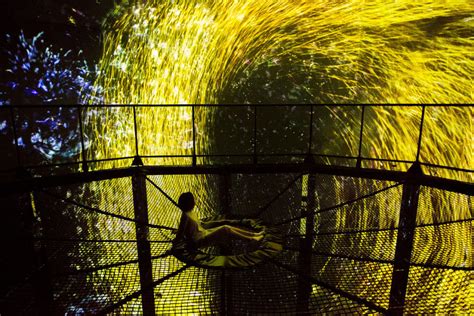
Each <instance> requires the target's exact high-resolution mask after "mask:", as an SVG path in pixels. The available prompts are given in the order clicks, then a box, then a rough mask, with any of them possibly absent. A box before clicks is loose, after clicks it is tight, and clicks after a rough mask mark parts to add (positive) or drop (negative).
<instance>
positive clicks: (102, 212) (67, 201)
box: [41, 190, 176, 231]
mask: <svg viewBox="0 0 474 316" xmlns="http://www.w3.org/2000/svg"><path fill="white" fill-rule="evenodd" d="M41 192H43V193H45V194H47V195H49V196H52V197H54V198H56V199H58V200H61V201H63V202H64V203H68V204H72V205H75V206H78V207H81V208H84V209H86V210H88V211H91V212H95V213H99V214H102V215H107V216H110V217H115V218H118V219H122V220H125V221H129V222H133V223H137V224H142V225H146V226H148V227H151V228H158V229H166V230H170V231H175V230H176V229H175V228H172V227H167V226H162V225H155V224H147V223H143V222H141V221H138V220H135V219H133V218H130V217H126V216H123V215H118V214H114V213H111V212H107V211H104V210H101V209H99V208H96V207H91V206H87V205H85V204H82V203H79V202H76V201H74V200H71V199H69V198H64V197H62V196H59V195H57V194H54V193H51V192H48V191H45V190H41Z"/></svg>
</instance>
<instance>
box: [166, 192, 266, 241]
mask: <svg viewBox="0 0 474 316" xmlns="http://www.w3.org/2000/svg"><path fill="white" fill-rule="evenodd" d="M194 206H195V202H194V195H193V194H192V193H191V192H185V193H183V194H181V196H180V197H179V200H178V207H179V208H180V209H181V211H182V212H183V213H182V215H181V220H180V223H179V227H178V231H177V232H176V239H175V240H182V239H184V240H186V241H187V242H189V243H190V244H191V245H193V246H195V247H198V248H199V247H209V246H214V245H222V244H223V243H228V242H229V241H230V240H232V239H237V240H246V241H252V242H255V241H260V240H262V239H263V237H264V234H265V233H264V231H261V232H254V231H250V230H246V229H242V228H239V227H236V226H233V225H232V224H233V223H239V222H240V221H238V220H237V221H235V220H220V221H212V222H201V221H200V220H199V218H198V216H197V214H196V213H195V212H194V211H193V210H194Z"/></svg>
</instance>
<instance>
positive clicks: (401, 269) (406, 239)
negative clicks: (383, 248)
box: [388, 163, 422, 315]
mask: <svg viewBox="0 0 474 316" xmlns="http://www.w3.org/2000/svg"><path fill="white" fill-rule="evenodd" d="M420 174H422V172H421V168H420V165H419V164H418V163H414V164H413V165H412V166H411V167H410V169H409V170H408V179H407V183H405V184H404V185H403V193H402V203H401V209H400V220H399V225H398V234H397V244H396V248H395V262H394V265H393V273H392V286H391V289H390V302H389V309H388V311H389V314H390V315H402V314H403V308H404V306H405V296H406V290H407V285H408V275H409V271H410V260H411V253H412V249H413V237H414V234H415V226H416V214H417V208H418V197H419V191H420V185H419V184H417V183H416V181H415V179H414V178H415V177H416V176H417V175H420Z"/></svg>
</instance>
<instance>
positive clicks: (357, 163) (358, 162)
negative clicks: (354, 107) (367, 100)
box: [356, 105, 365, 168]
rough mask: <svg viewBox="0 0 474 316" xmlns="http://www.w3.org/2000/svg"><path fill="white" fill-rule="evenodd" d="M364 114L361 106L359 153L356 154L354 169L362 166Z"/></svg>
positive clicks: (363, 108)
mask: <svg viewBox="0 0 474 316" xmlns="http://www.w3.org/2000/svg"><path fill="white" fill-rule="evenodd" d="M364 114H365V105H363V106H362V114H361V118H360V135H359V153H358V154H357V162H356V168H360V167H361V166H362V138H363V134H364Z"/></svg>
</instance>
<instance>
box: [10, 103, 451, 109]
mask: <svg viewBox="0 0 474 316" xmlns="http://www.w3.org/2000/svg"><path fill="white" fill-rule="evenodd" d="M311 105H313V106H320V107H328V106H329V107H334V106H338V107H345V106H347V107H349V106H356V105H365V106H373V107H384V106H394V105H395V106H396V105H400V106H413V107H420V106H421V105H422V104H417V103H387V104H384V105H373V104H367V103H340V104H324V103H300V104H281V103H276V104H237V103H230V104H225V103H224V104H203V103H199V104H47V105H45V104H9V105H6V107H13V108H36V109H46V108H60V107H61V108H77V107H82V108H116V107H132V106H135V107H181V108H182V107H189V108H191V107H192V106H194V107H242V108H249V107H252V106H259V107H293V106H296V107H308V106H311ZM423 105H424V106H426V107H445V106H446V105H440V104H423Z"/></svg>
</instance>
